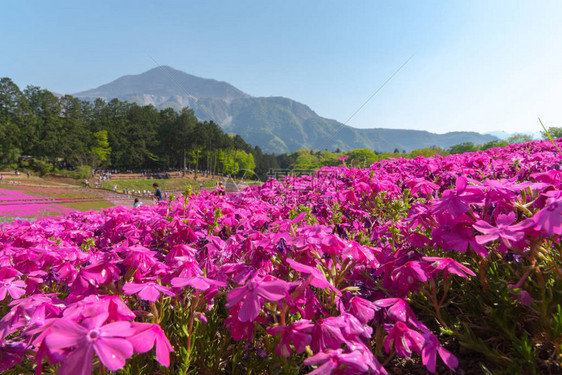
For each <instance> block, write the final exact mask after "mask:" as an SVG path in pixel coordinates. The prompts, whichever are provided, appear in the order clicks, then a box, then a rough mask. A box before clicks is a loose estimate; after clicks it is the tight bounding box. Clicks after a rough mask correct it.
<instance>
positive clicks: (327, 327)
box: [310, 316, 346, 352]
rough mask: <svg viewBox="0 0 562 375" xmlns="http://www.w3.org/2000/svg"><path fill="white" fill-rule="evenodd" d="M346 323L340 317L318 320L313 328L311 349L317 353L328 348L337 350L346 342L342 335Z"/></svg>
mask: <svg viewBox="0 0 562 375" xmlns="http://www.w3.org/2000/svg"><path fill="white" fill-rule="evenodd" d="M344 326H345V323H344V322H343V320H342V319H341V318H340V317H334V316H331V317H328V318H326V319H318V320H317V321H316V323H315V324H314V327H313V328H312V343H311V344H310V348H311V349H312V350H313V351H315V352H317V351H321V350H325V349H326V348H330V349H337V348H339V347H340V346H341V344H343V343H344V342H346V339H345V337H344V336H343V333H342V328H343V327H344Z"/></svg>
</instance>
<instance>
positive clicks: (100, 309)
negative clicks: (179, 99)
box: [63, 295, 135, 322]
mask: <svg viewBox="0 0 562 375" xmlns="http://www.w3.org/2000/svg"><path fill="white" fill-rule="evenodd" d="M102 314H107V319H108V321H110V322H111V321H122V320H133V319H135V313H133V312H132V311H131V309H129V307H128V306H127V305H126V304H125V302H123V301H122V300H121V298H120V297H119V296H99V295H90V296H87V297H85V298H84V299H82V300H78V301H76V302H74V303H72V304H70V305H69V306H68V307H67V308H66V309H65V310H64V311H63V317H65V318H66V319H70V320H73V321H75V322H79V321H81V320H83V319H88V318H93V317H96V316H98V315H102Z"/></svg>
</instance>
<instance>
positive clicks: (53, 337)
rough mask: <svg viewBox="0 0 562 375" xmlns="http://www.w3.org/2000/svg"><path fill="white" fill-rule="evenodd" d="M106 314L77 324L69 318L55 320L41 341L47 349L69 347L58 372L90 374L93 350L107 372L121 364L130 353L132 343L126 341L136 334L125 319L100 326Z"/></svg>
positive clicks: (122, 364)
mask: <svg viewBox="0 0 562 375" xmlns="http://www.w3.org/2000/svg"><path fill="white" fill-rule="evenodd" d="M106 319H107V314H102V315H101V316H98V317H96V318H90V319H86V320H84V321H83V322H82V324H78V323H76V322H74V321H72V320H69V319H64V318H61V319H58V320H57V321H55V322H54V323H53V324H52V325H51V327H50V329H49V331H48V333H47V335H46V336H45V338H44V340H43V344H44V345H46V347H47V348H48V349H49V350H57V349H70V348H73V349H72V351H71V352H70V354H69V355H68V357H67V358H66V359H65V360H64V361H63V363H62V365H61V366H60V368H59V373H60V374H61V375H67V374H68V375H75V374H82V375H90V374H91V373H92V359H93V354H94V352H95V353H96V354H97V355H98V357H99V359H100V361H101V363H102V364H103V365H104V366H105V367H107V368H108V369H109V370H110V371H116V370H118V369H120V368H122V367H123V366H124V365H125V361H126V360H127V359H128V358H130V357H131V356H132V355H133V345H132V344H131V343H130V342H129V341H128V340H127V338H128V337H130V336H132V335H133V334H135V333H136V331H135V330H134V329H133V328H132V327H131V323H129V322H115V323H109V324H105V325H102V324H103V322H104V321H105V320H106Z"/></svg>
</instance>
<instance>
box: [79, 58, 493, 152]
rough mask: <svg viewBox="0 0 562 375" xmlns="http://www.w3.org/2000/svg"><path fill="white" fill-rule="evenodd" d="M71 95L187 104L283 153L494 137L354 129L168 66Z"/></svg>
mask: <svg viewBox="0 0 562 375" xmlns="http://www.w3.org/2000/svg"><path fill="white" fill-rule="evenodd" d="M74 95H75V96H77V97H79V98H83V99H89V100H91V99H94V98H103V99H105V100H109V99H113V98H117V99H120V100H125V101H129V102H133V103H137V104H140V105H148V104H152V105H154V106H155V107H157V108H173V109H176V110H180V109H181V108H183V107H190V108H192V109H193V110H194V112H195V115H196V116H197V118H198V119H200V120H204V121H205V120H211V121H214V122H216V123H217V124H219V125H221V126H222V127H223V128H224V130H225V131H227V132H229V133H234V134H239V135H241V136H242V137H243V138H244V140H246V141H247V142H249V143H251V144H254V145H258V146H260V147H261V149H262V150H264V151H265V152H275V153H284V152H292V151H295V150H298V149H301V148H310V149H319V150H323V149H325V148H326V149H330V150H335V149H336V148H339V149H341V150H343V151H348V150H352V149H358V148H368V149H370V150H376V151H392V150H394V149H396V148H398V149H399V150H406V151H411V150H413V149H416V148H422V147H430V146H433V145H437V146H440V147H444V148H447V147H449V146H452V145H455V144H459V143H462V142H473V143H478V144H483V143H486V142H489V141H490V140H493V139H496V138H495V137H493V136H490V135H481V134H478V133H469V132H456V133H448V134H442V135H440V134H432V133H430V132H422V131H413V130H398V129H355V128H352V127H350V126H347V125H344V124H342V123H339V122H337V121H334V120H328V119H325V118H322V117H320V116H319V115H318V114H316V113H315V112H314V111H313V110H312V109H310V108H309V107H308V106H306V105H305V104H302V103H299V102H296V101H294V100H291V99H289V98H283V97H275V96H272V97H252V96H250V95H248V94H246V93H244V92H242V91H240V90H238V89H237V88H236V87H234V86H232V85H230V84H228V83H226V82H221V81H217V80H214V79H207V78H201V77H196V76H193V75H191V74H187V73H185V72H182V71H181V70H177V69H174V68H172V67H170V66H167V65H161V66H157V67H155V68H152V69H150V70H148V71H146V72H144V73H141V74H137V75H127V76H123V77H121V78H118V79H116V80H115V81H113V82H110V83H108V84H105V85H102V86H100V87H98V88H96V89H92V90H88V91H83V92H80V93H77V94H74Z"/></svg>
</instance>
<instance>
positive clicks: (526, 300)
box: [510, 286, 533, 306]
mask: <svg viewBox="0 0 562 375" xmlns="http://www.w3.org/2000/svg"><path fill="white" fill-rule="evenodd" d="M510 289H514V288H512V287H511V286H510ZM514 293H515V294H514V296H513V298H514V299H515V300H518V301H519V302H521V304H522V305H525V306H531V304H532V303H533V298H532V297H531V295H530V294H529V292H527V291H526V290H519V291H518V292H514Z"/></svg>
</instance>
